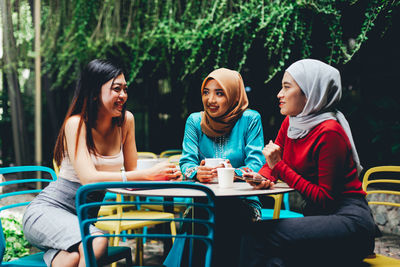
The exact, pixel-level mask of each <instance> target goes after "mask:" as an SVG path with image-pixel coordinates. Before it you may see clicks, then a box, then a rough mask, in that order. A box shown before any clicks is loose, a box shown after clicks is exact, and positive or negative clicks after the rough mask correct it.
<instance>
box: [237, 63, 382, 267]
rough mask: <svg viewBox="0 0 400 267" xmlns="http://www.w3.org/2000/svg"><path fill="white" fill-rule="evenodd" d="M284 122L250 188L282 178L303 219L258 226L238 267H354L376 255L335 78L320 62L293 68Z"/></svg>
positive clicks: (282, 95) (286, 83) (284, 92)
mask: <svg viewBox="0 0 400 267" xmlns="http://www.w3.org/2000/svg"><path fill="white" fill-rule="evenodd" d="M277 96H278V99H279V107H280V112H281V114H282V115H285V116H286V118H285V120H284V121H283V123H282V125H281V128H280V130H279V133H278V136H277V138H276V140H275V142H272V141H270V142H269V144H267V145H266V146H265V148H264V150H263V154H264V156H265V158H266V164H265V165H264V167H263V168H262V169H261V170H260V171H259V172H258V173H250V174H247V175H246V176H252V177H257V178H261V179H264V181H263V182H261V183H258V184H254V183H252V185H253V186H254V187H256V188H268V187H271V186H272V187H273V186H274V183H275V182H276V181H277V180H278V179H281V180H283V181H284V182H286V183H287V184H288V185H289V186H290V187H292V188H294V189H295V190H296V191H298V192H299V193H300V194H301V196H302V197H303V199H304V203H303V204H304V205H303V214H304V216H305V217H304V218H292V219H281V220H268V221H262V222H256V223H255V224H254V227H251V230H250V232H249V233H248V235H246V236H245V237H244V238H243V242H242V250H241V251H242V257H241V265H242V266H331V265H332V266H337V265H338V264H340V266H343V262H346V263H348V264H349V266H354V265H355V264H357V263H359V262H361V260H362V259H363V258H364V257H366V256H368V255H369V254H371V253H373V250H374V238H375V236H376V233H377V231H376V229H377V228H376V225H375V222H374V220H373V217H372V215H371V211H370V209H369V207H368V203H367V202H366V200H365V195H366V193H365V192H364V191H363V190H362V187H361V181H360V179H359V176H358V175H359V173H360V171H361V165H360V161H359V157H358V154H357V150H356V148H355V145H354V141H353V137H352V134H351V130H350V126H349V124H348V122H347V120H346V118H345V117H344V115H343V114H342V113H341V112H340V111H338V110H337V109H336V106H337V103H338V102H339V100H340V97H341V82H340V73H339V71H338V70H337V69H335V68H334V67H332V66H330V65H327V64H325V63H323V62H321V61H318V60H313V59H303V60H299V61H297V62H295V63H293V64H292V65H291V66H290V67H289V68H287V69H286V72H285V74H284V76H283V79H282V89H281V90H280V92H279V93H278V95H277Z"/></svg>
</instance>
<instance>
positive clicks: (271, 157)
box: [262, 140, 282, 169]
mask: <svg viewBox="0 0 400 267" xmlns="http://www.w3.org/2000/svg"><path fill="white" fill-rule="evenodd" d="M262 153H263V154H264V157H265V159H266V161H267V164H268V166H269V167H270V168H271V169H273V168H274V167H275V165H276V164H277V163H278V162H279V161H281V160H282V149H281V147H280V146H278V145H277V144H275V143H274V142H272V140H270V141H269V143H268V145H266V146H265V147H264V149H263V151H262Z"/></svg>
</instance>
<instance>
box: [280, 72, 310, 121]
mask: <svg viewBox="0 0 400 267" xmlns="http://www.w3.org/2000/svg"><path fill="white" fill-rule="evenodd" d="M277 97H278V99H279V108H280V109H281V110H280V111H281V114H282V115H286V116H288V115H289V116H297V115H299V114H300V113H301V112H302V111H303V108H304V106H305V105H306V103H307V98H306V96H305V95H304V93H303V91H301V89H300V86H299V85H298V84H297V82H296V81H295V80H294V79H293V77H292V76H291V75H290V74H289V73H288V72H285V74H284V75H283V79H282V89H281V90H280V91H279V93H278V96H277Z"/></svg>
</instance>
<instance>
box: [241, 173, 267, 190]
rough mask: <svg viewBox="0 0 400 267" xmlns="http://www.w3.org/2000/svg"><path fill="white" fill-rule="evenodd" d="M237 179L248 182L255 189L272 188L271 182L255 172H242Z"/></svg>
mask: <svg viewBox="0 0 400 267" xmlns="http://www.w3.org/2000/svg"><path fill="white" fill-rule="evenodd" d="M239 179H242V180H244V181H246V182H248V183H249V184H250V185H252V186H254V188H255V189H261V188H272V187H273V186H274V183H273V182H271V181H270V180H268V179H267V178H265V177H263V176H262V175H261V174H259V173H256V172H243V175H242V176H241V177H240V178H239Z"/></svg>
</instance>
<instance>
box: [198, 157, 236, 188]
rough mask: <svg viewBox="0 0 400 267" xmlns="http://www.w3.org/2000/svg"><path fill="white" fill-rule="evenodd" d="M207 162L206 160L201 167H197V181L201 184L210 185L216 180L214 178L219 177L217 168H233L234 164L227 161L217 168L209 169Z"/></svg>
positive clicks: (201, 163)
mask: <svg viewBox="0 0 400 267" xmlns="http://www.w3.org/2000/svg"><path fill="white" fill-rule="evenodd" d="M205 164H206V162H205V161H204V159H203V160H202V161H201V162H200V166H199V167H197V175H196V177H197V180H199V181H200V182H201V183H210V182H212V181H213V180H214V178H217V177H218V173H217V168H232V164H231V162H230V161H229V159H227V160H226V161H225V163H221V164H219V165H218V166H216V167H208V166H205Z"/></svg>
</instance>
